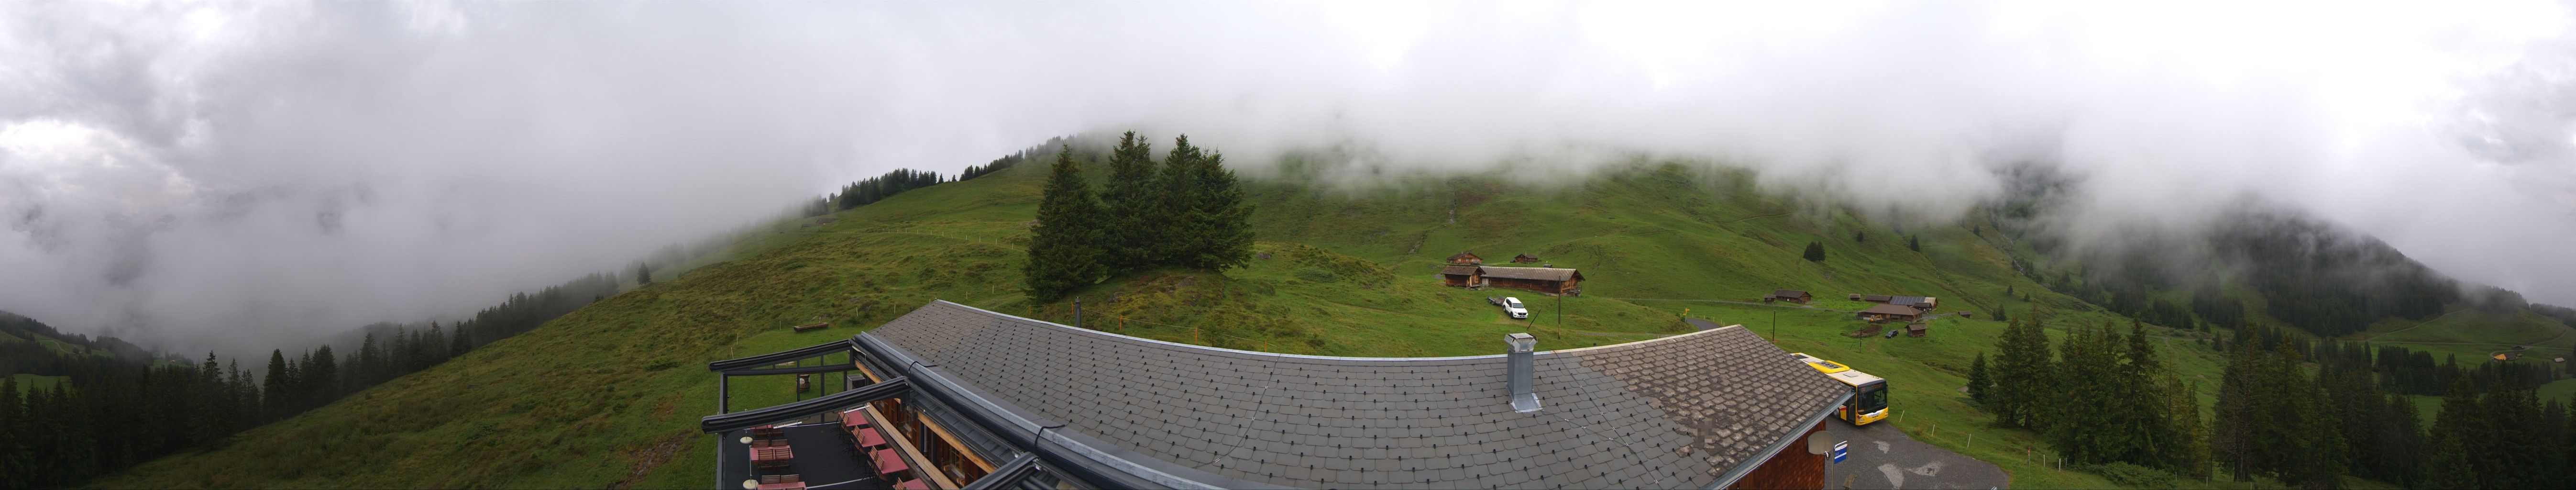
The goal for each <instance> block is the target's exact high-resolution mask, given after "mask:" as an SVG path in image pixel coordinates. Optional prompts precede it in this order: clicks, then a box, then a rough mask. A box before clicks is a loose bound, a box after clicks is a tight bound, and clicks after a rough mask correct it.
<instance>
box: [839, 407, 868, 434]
mask: <svg viewBox="0 0 2576 490" xmlns="http://www.w3.org/2000/svg"><path fill="white" fill-rule="evenodd" d="M865 410H867V409H864V408H857V409H851V410H850V411H847V412H841V428H843V429H856V428H860V427H867V426H868V425H869V424H868V416H867V415H866V414H865V412H864V411H865Z"/></svg>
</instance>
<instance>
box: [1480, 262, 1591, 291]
mask: <svg viewBox="0 0 2576 490" xmlns="http://www.w3.org/2000/svg"><path fill="white" fill-rule="evenodd" d="M1479 269H1483V270H1482V271H1479V272H1481V273H1482V274H1483V275H1484V278H1485V282H1484V284H1485V285H1487V286H1494V287H1505V288H1512V289H1527V290H1531V291H1537V292H1542V293H1547V294H1563V295H1573V296H1580V295H1582V294H1583V273H1581V272H1576V271H1575V270H1574V269H1558V268H1553V267H1491V266H1488V267H1479Z"/></svg>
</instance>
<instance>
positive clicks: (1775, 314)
mask: <svg viewBox="0 0 2576 490" xmlns="http://www.w3.org/2000/svg"><path fill="white" fill-rule="evenodd" d="M1771 343H1774V344H1777V343H1780V310H1777V309H1774V310H1771Z"/></svg>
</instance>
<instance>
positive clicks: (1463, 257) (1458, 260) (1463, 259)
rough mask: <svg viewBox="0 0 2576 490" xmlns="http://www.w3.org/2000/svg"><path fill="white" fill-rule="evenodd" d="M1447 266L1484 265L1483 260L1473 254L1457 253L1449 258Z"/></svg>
mask: <svg viewBox="0 0 2576 490" xmlns="http://www.w3.org/2000/svg"><path fill="white" fill-rule="evenodd" d="M1449 265H1485V258H1484V257H1477V256H1476V253H1475V252H1458V255H1451V256H1449Z"/></svg>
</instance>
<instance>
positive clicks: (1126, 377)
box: [866, 301, 1846, 488]
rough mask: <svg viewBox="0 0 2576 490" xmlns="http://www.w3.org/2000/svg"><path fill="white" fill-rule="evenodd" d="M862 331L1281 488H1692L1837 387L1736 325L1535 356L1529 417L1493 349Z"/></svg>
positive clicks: (1084, 423)
mask: <svg viewBox="0 0 2576 490" xmlns="http://www.w3.org/2000/svg"><path fill="white" fill-rule="evenodd" d="M866 335H870V336H875V337H876V338H878V339H880V340H883V341H885V342H887V343H889V344H892V345H895V346H897V347H899V348H901V349H903V350H904V351H906V352H908V353H909V354H910V355H911V356H913V357H916V358H919V359H921V360H922V361H923V362H925V363H936V364H937V365H938V366H939V368H940V369H943V370H947V371H949V372H951V373H954V375H955V377H957V378H959V379H962V380H963V381H965V382H967V383H971V384H973V385H974V387H975V388H976V389H977V390H980V391H982V392H984V393H989V394H991V395H992V396H994V397H996V398H1000V399H1001V400H999V401H1000V402H1002V403H999V404H997V405H1004V406H1005V407H1004V409H1006V410H1014V411H1020V412H1032V413H1024V415H1035V416H1038V417H1042V418H1045V419H1048V420H1052V421H1055V422H1056V423H1061V424H1065V427H1064V428H1061V429H1052V430H1060V431H1065V432H1070V433H1076V434H1080V435H1082V436H1086V437H1088V438H1090V439H1094V440H1098V441H1103V442H1104V443H1106V444H1109V445H1112V446H1118V447H1117V449H1121V450H1124V452H1127V453H1130V454H1134V455H1139V456H1141V457H1144V458H1150V459H1153V460H1158V461H1159V464H1168V465H1175V466H1180V467H1185V468H1189V469H1194V470H1197V471H1200V472H1205V473H1208V474H1213V475H1216V476H1220V477H1224V478H1232V479H1238V480H1241V481H1244V482H1250V483H1256V484H1267V485H1280V486H1293V487H1337V488H1395V487H1416V488H1419V487H1435V488H1448V487H1476V488H1493V487H1586V488H1598V487H1654V488H1681V487H1691V488H1697V487H1706V486H1709V485H1712V484H1715V483H1718V480H1719V479H1720V478H1721V476H1722V475H1726V474H1727V473H1728V472H1729V471H1731V470H1734V469H1736V467H1737V466H1739V465H1742V464H1745V463H1748V462H1749V463H1754V464H1758V463H1759V462H1760V461H1758V460H1757V459H1759V458H1762V457H1765V456H1766V455H1767V454H1768V451H1772V450H1776V448H1778V447H1780V446H1778V444H1780V441H1783V440H1786V438H1791V437H1796V436H1798V435H1800V434H1802V433H1803V432H1804V429H1805V428H1806V427H1805V426H1804V424H1807V423H1812V421H1814V420H1817V419H1816V417H1818V416H1819V415H1820V414H1822V413H1824V411H1827V410H1831V409H1832V408H1833V406H1834V404H1836V403H1839V402H1840V400H1841V399H1842V398H1841V397H1842V396H1844V394H1845V392H1846V389H1845V388H1844V387H1842V386H1841V385H1839V384H1837V383H1835V382H1833V381H1831V380H1829V379H1826V378H1825V377H1824V376H1819V375H1817V374H1816V373H1815V371H1814V370H1813V369H1810V368H1808V367H1806V366H1805V365H1803V364H1800V363H1799V362H1798V361H1796V360H1795V359H1793V358H1791V357H1789V355H1788V353H1786V352H1784V351H1781V350H1780V349H1779V348H1777V347H1774V346H1772V345H1771V344H1770V343H1768V342H1765V341H1763V340H1762V339H1761V338H1760V337H1757V336H1755V335H1754V334H1753V333H1752V332H1750V331H1747V330H1745V329H1743V328H1740V327H1735V328H1721V329H1716V330H1707V331H1701V332H1697V333H1691V334H1683V335H1676V336H1672V337H1666V338H1662V339H1656V340H1648V341H1642V342H1634V343H1628V344H1620V345H1612V346H1603V347H1594V348H1586V349H1574V350H1564V351H1551V352H1540V353H1538V354H1537V355H1536V359H1535V360H1536V372H1537V375H1536V376H1537V379H1536V383H1535V384H1536V386H1535V389H1536V391H1537V393H1538V396H1539V401H1540V402H1541V403H1542V404H1543V406H1544V408H1543V409H1541V410H1539V411H1536V412H1531V413H1516V412H1514V411H1513V410H1512V407H1511V404H1510V402H1509V400H1508V398H1509V396H1508V392H1507V391H1508V388H1507V386H1506V377H1507V375H1506V371H1505V369H1506V365H1505V360H1504V357H1503V356H1502V355H1499V354H1497V355H1492V356H1474V357H1445V358H1409V359H1407V358H1349V357H1321V356H1298V355H1286V354H1269V353H1259V352H1248V351H1237V350H1229V349H1217V348H1209V347H1199V346H1189V345H1181V344H1174V343H1168V342H1161V341H1155V340H1149V339H1141V338H1135V337H1128V336H1123V335H1116V334H1110V333H1105V332H1097V331H1091V330H1082V329H1076V328H1072V327H1067V326H1063V325H1058V324H1054V323H1049V322H1043V321H1037V320H1031V319H1026V318H1020V317H1015V316H1010V315H1003V314H999V313H993V312H989V311H984V310H980V309H975V308H971V307H966V306H963V305H958V304H955V303H949V302H946V301H938V302H933V303H932V304H930V305H928V306H924V307H922V308H921V309H918V310H914V311H913V312H912V313H909V314H906V315H904V316H903V317H902V318H898V319H895V320H894V321H892V322H889V323H887V324H886V325H885V326H883V327H879V328H878V329H876V330H874V331H872V332H870V333H868V334H866ZM1494 340H1495V342H1494V347H1495V350H1496V351H1501V350H1503V343H1502V342H1501V339H1500V338H1497V339H1494ZM1148 466H1152V465H1148ZM1208 483H1210V484H1212V485H1218V486H1245V485H1228V484H1227V483H1226V482H1208Z"/></svg>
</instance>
